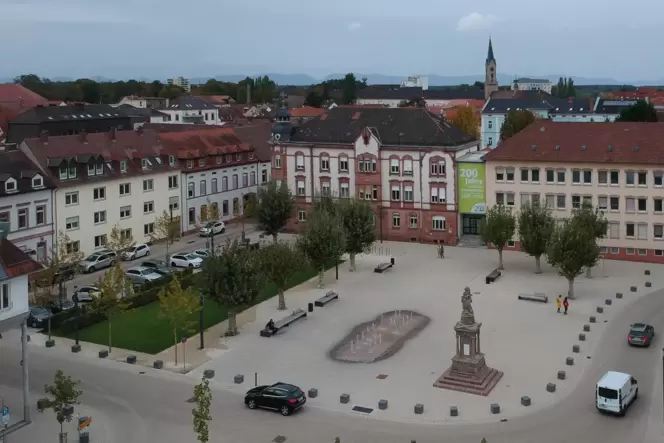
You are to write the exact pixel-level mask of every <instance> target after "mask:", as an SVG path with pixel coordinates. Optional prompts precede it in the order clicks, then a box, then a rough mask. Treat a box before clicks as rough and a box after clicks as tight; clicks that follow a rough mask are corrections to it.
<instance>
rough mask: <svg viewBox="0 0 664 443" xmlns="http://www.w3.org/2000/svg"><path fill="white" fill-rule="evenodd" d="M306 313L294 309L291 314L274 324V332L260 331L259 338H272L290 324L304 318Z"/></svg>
mask: <svg viewBox="0 0 664 443" xmlns="http://www.w3.org/2000/svg"><path fill="white" fill-rule="evenodd" d="M306 316H307V313H306V312H305V311H304V310H302V309H296V310H295V311H293V313H292V314H290V315H288V316H286V317H284V318H282V319H281V320H279V321H275V322H274V327H275V329H276V330H275V331H269V330H267V329H261V337H272V336H273V335H274V334H276V333H277V332H279V331H281V330H282V329H284V328H287V327H289V326H290V325H291V324H293V323H295V322H296V321H298V320H299V319H301V318H305V317H306Z"/></svg>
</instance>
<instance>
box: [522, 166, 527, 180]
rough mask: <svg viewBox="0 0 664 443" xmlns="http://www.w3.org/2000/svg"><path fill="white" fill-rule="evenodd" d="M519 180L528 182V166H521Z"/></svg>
mask: <svg viewBox="0 0 664 443" xmlns="http://www.w3.org/2000/svg"><path fill="white" fill-rule="evenodd" d="M521 181H522V182H528V168H521Z"/></svg>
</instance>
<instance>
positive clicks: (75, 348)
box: [71, 345, 81, 354]
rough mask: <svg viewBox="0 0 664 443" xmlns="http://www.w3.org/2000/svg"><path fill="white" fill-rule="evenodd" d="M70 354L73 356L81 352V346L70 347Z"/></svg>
mask: <svg viewBox="0 0 664 443" xmlns="http://www.w3.org/2000/svg"><path fill="white" fill-rule="evenodd" d="M71 352H73V353H74V354H76V353H78V352H81V345H71Z"/></svg>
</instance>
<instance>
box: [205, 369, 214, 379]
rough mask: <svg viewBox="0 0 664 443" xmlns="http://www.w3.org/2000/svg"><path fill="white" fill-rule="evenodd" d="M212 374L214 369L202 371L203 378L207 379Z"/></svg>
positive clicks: (211, 376) (212, 375)
mask: <svg viewBox="0 0 664 443" xmlns="http://www.w3.org/2000/svg"><path fill="white" fill-rule="evenodd" d="M214 374H215V372H214V369H206V370H204V371H203V378H208V379H210V378H213V377H214Z"/></svg>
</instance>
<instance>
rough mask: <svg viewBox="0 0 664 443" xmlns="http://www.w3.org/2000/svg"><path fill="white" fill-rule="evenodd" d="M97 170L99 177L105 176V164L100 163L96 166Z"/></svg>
mask: <svg viewBox="0 0 664 443" xmlns="http://www.w3.org/2000/svg"><path fill="white" fill-rule="evenodd" d="M96 169H97V175H103V174H104V164H103V163H99V164H98V165H96Z"/></svg>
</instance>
